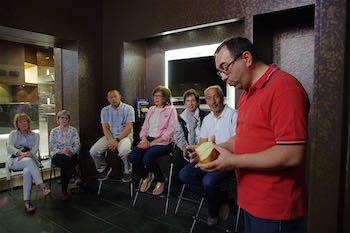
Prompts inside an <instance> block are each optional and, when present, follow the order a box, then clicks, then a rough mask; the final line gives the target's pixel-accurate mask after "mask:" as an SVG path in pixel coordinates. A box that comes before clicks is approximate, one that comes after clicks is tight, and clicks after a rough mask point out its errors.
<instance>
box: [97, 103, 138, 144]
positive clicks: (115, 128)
mask: <svg viewBox="0 0 350 233" xmlns="http://www.w3.org/2000/svg"><path fill="white" fill-rule="evenodd" d="M129 122H135V112H134V108H133V107H132V106H130V105H129V104H125V103H122V102H120V104H119V106H118V108H117V109H114V108H113V107H112V105H108V106H106V107H104V108H102V110H101V124H103V123H106V124H108V125H109V130H110V131H111V133H112V136H113V137H114V138H116V137H117V136H118V135H119V134H120V133H121V132H122V131H123V130H124V129H125V126H126V124H127V123H129ZM128 137H129V138H130V140H133V130H131V132H130V134H129V135H128Z"/></svg>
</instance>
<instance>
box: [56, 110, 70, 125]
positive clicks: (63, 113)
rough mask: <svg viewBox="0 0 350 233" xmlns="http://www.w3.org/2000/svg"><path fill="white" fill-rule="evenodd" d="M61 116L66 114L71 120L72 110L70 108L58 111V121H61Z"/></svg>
mask: <svg viewBox="0 0 350 233" xmlns="http://www.w3.org/2000/svg"><path fill="white" fill-rule="evenodd" d="M61 116H66V117H68V120H70V112H69V111H68V110H64V109H63V110H61V111H59V112H58V113H57V122H58V123H59V119H60V117H61Z"/></svg>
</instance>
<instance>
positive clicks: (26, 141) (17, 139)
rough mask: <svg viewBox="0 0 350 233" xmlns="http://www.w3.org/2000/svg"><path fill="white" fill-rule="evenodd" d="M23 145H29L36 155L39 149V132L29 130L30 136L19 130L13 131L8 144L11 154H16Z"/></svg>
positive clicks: (8, 150)
mask: <svg viewBox="0 0 350 233" xmlns="http://www.w3.org/2000/svg"><path fill="white" fill-rule="evenodd" d="M23 147H28V148H29V149H30V152H32V155H33V156H34V155H36V153H37V152H38V150H39V134H37V133H35V132H33V131H30V130H29V132H28V136H27V137H24V136H23V135H22V133H21V131H19V130H13V131H11V133H10V135H9V142H8V145H7V152H8V154H9V156H11V155H16V154H17V153H18V151H19V149H20V148H23Z"/></svg>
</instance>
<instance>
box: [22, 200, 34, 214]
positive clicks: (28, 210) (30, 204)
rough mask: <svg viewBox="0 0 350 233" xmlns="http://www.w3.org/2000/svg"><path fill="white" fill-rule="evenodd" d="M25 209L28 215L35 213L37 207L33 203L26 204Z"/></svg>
mask: <svg viewBox="0 0 350 233" xmlns="http://www.w3.org/2000/svg"><path fill="white" fill-rule="evenodd" d="M24 209H25V210H26V211H27V213H32V212H34V211H35V207H34V206H33V204H32V203H31V202H29V203H26V204H24Z"/></svg>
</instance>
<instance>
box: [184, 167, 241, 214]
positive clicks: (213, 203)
mask: <svg viewBox="0 0 350 233" xmlns="http://www.w3.org/2000/svg"><path fill="white" fill-rule="evenodd" d="M195 165H196V164H195V163H190V164H188V165H187V166H186V167H184V168H183V169H181V171H180V173H179V179H180V180H181V182H182V183H184V184H185V185H186V187H187V188H189V189H190V190H191V191H192V192H194V193H195V194H197V195H199V196H201V197H206V199H207V206H208V215H209V216H211V217H217V216H218V214H219V208H220V205H221V204H222V202H223V201H225V199H226V198H225V194H226V193H224V192H222V191H221V190H220V183H221V182H222V181H223V180H224V179H226V178H228V177H230V176H232V175H233V174H234V171H230V172H205V171H203V170H201V169H200V168H195V167H194V166H195Z"/></svg>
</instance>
